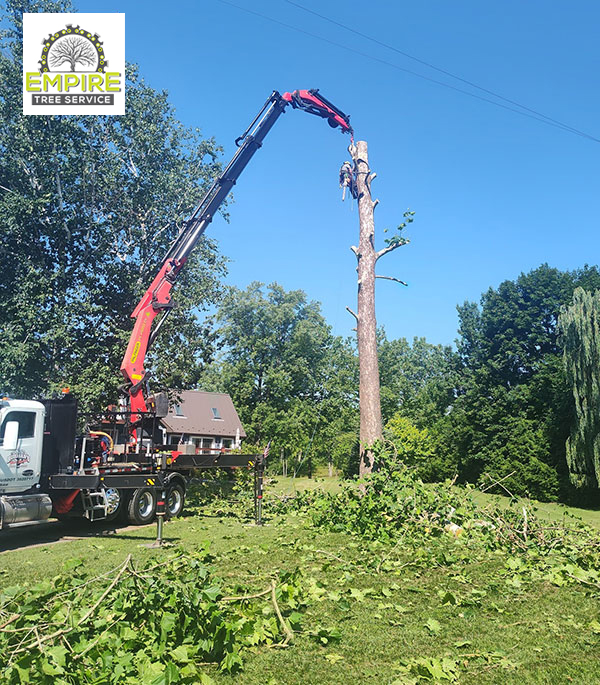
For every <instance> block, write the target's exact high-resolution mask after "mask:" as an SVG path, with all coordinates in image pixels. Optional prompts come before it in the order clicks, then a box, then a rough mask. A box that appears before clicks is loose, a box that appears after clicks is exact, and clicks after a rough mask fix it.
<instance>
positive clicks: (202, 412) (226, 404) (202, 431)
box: [161, 390, 246, 438]
mask: <svg viewBox="0 0 600 685" xmlns="http://www.w3.org/2000/svg"><path fill="white" fill-rule="evenodd" d="M179 397H180V398H181V401H179V402H177V401H175V402H174V403H173V404H172V405H171V406H170V407H169V413H168V414H167V416H166V417H165V418H164V419H161V423H162V424H163V426H164V427H165V428H166V429H167V432H168V433H188V434H189V435H206V436H209V435H218V436H224V437H227V438H229V437H231V438H235V436H236V432H237V430H238V428H239V431H240V437H241V438H245V437H246V431H245V430H244V427H243V426H242V423H241V421H240V417H239V416H238V414H237V412H236V410H235V407H234V406H233V402H232V401H231V397H229V395H227V394H226V393H222V392H204V391H202V390H184V391H183V392H181V393H179ZM177 405H179V406H180V407H181V411H182V412H183V416H177V414H176V413H175V407H176V406H177ZM213 408H215V409H216V410H217V412H218V415H219V416H220V417H221V418H220V419H215V418H214V412H213V411H212V410H213Z"/></svg>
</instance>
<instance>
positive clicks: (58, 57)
mask: <svg viewBox="0 0 600 685" xmlns="http://www.w3.org/2000/svg"><path fill="white" fill-rule="evenodd" d="M65 62H66V63H67V64H68V65H69V66H70V67H71V68H70V69H69V71H77V66H76V65H77V64H81V65H82V66H94V67H95V66H96V64H97V62H98V55H97V54H96V51H95V50H94V48H93V47H92V44H91V43H90V42H89V41H87V40H85V39H84V38H81V37H80V36H69V37H68V38H65V39H64V40H61V41H59V42H57V43H56V44H55V45H54V46H53V48H52V50H51V51H50V52H49V53H48V63H49V64H50V68H51V69H52V70H53V71H54V70H56V69H58V67H60V66H61V65H62V64H64V63H65Z"/></svg>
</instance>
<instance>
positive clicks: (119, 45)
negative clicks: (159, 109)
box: [23, 13, 125, 114]
mask: <svg viewBox="0 0 600 685" xmlns="http://www.w3.org/2000/svg"><path fill="white" fill-rule="evenodd" d="M33 69H35V71H34V70H33ZM23 114H125V15H124V14H58V13H38V14H24V15H23Z"/></svg>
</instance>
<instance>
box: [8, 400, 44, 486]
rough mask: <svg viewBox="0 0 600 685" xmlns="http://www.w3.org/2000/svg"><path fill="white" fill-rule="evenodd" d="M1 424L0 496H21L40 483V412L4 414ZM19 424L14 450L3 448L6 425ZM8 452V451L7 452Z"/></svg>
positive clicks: (38, 410) (24, 411)
mask: <svg viewBox="0 0 600 685" xmlns="http://www.w3.org/2000/svg"><path fill="white" fill-rule="evenodd" d="M2 413H3V416H2V422H1V423H0V493H1V494H8V493H17V492H23V491H24V490H28V489H29V488H31V487H33V486H34V485H35V484H36V483H38V482H39V480H40V472H41V461H42V459H41V457H42V439H43V430H44V426H43V423H44V411H43V409H41V410H40V409H29V410H28V409H21V408H19V409H9V410H8V411H3V412H2ZM11 421H16V422H17V423H18V424H19V431H18V438H17V445H16V447H14V446H13V447H11V446H9V445H7V446H6V447H5V445H4V442H5V441H4V433H5V430H6V426H7V424H8V423H9V422H11ZM7 448H9V449H7Z"/></svg>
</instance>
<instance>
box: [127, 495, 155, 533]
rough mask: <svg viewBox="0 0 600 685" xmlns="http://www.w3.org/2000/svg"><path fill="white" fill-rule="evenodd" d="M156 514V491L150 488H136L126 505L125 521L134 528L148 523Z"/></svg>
mask: <svg viewBox="0 0 600 685" xmlns="http://www.w3.org/2000/svg"><path fill="white" fill-rule="evenodd" d="M155 513H156V491H155V490H153V489H152V488H137V490H134V491H133V492H132V493H131V497H130V498H129V503H128V505H127V520H128V521H129V523H131V524H133V525H134V526H143V525H144V524H146V523H150V522H151V521H152V519H153V518H154V514H155Z"/></svg>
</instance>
